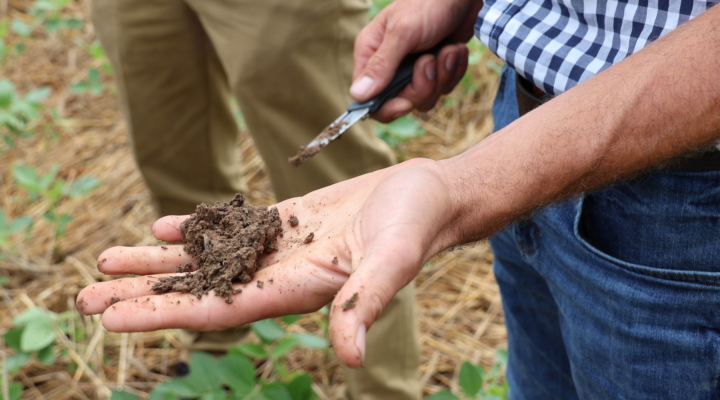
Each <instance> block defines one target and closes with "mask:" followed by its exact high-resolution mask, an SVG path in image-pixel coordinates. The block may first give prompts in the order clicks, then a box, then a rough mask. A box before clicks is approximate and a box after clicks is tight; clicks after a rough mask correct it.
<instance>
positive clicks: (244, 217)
mask: <svg viewBox="0 0 720 400" xmlns="http://www.w3.org/2000/svg"><path fill="white" fill-rule="evenodd" d="M244 203H245V198H244V197H243V196H242V195H240V194H236V195H235V198H234V199H232V201H230V202H229V203H219V202H218V203H215V205H210V204H205V203H203V204H200V205H199V206H197V208H196V210H195V214H193V215H192V216H191V217H190V218H188V219H187V220H185V221H184V222H183V223H182V224H181V225H180V232H181V233H182V236H183V240H184V241H185V247H184V250H185V252H187V253H188V254H191V255H192V256H193V259H194V260H195V264H196V266H197V270H196V271H195V272H193V273H188V274H185V275H179V276H171V277H164V278H160V280H159V281H158V282H157V283H155V285H153V287H152V290H153V291H155V292H156V293H167V292H170V291H176V292H190V293H192V294H194V295H195V296H197V297H198V298H201V297H202V296H203V295H205V294H207V293H208V292H210V291H211V290H214V291H215V295H217V296H222V297H225V301H226V302H227V303H232V298H231V297H230V296H232V295H233V294H236V293H240V292H241V290H240V289H237V290H236V289H233V287H232V284H233V283H235V282H240V283H248V282H250V281H251V280H252V276H253V274H254V273H255V271H256V270H257V269H258V267H259V266H260V264H259V262H258V259H259V257H260V256H261V255H263V254H266V253H271V252H273V251H275V250H277V247H276V246H275V243H274V241H275V239H276V238H277V237H278V235H280V234H281V233H282V227H281V225H282V221H281V220H280V215H279V213H278V210H277V208H271V209H268V208H267V207H254V206H250V205H245V204H244ZM191 269H192V266H191V265H190V264H185V265H181V266H179V267H178V268H177V269H176V271H177V272H188V271H190V270H191Z"/></svg>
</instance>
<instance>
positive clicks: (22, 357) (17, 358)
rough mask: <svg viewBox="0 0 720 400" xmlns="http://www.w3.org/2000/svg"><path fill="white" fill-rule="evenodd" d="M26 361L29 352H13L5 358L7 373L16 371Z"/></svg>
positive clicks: (28, 358) (28, 357)
mask: <svg viewBox="0 0 720 400" xmlns="http://www.w3.org/2000/svg"><path fill="white" fill-rule="evenodd" d="M28 361H30V354H28V353H15V354H13V355H10V356H7V358H5V367H6V368H7V371H8V373H10V374H14V373H16V372H18V371H19V370H20V368H22V366H23V365H25V363H26V362H28Z"/></svg>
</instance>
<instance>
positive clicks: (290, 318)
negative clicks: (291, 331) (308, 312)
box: [280, 314, 302, 325]
mask: <svg viewBox="0 0 720 400" xmlns="http://www.w3.org/2000/svg"><path fill="white" fill-rule="evenodd" d="M300 318H302V315H301V314H296V315H285V316H283V317H280V319H281V320H283V322H284V323H286V324H287V325H292V324H294V323H295V322H296V321H297V320H299V319H300Z"/></svg>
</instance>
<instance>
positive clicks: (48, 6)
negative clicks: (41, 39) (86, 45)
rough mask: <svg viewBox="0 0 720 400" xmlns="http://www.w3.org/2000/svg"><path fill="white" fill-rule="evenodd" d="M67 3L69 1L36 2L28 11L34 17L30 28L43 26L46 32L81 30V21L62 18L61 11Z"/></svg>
mask: <svg viewBox="0 0 720 400" xmlns="http://www.w3.org/2000/svg"><path fill="white" fill-rule="evenodd" d="M69 2H70V0H36V1H35V3H33V5H32V7H30V9H29V12H30V15H32V16H33V17H35V20H34V22H33V25H32V28H33V29H34V28H35V27H37V26H40V25H43V26H44V28H45V30H46V31H48V32H53V31H58V30H61V29H66V28H69V29H80V28H82V27H83V21H82V20H80V19H77V18H65V17H63V16H62V11H63V10H64V9H65V7H66V6H67V5H68V3H69Z"/></svg>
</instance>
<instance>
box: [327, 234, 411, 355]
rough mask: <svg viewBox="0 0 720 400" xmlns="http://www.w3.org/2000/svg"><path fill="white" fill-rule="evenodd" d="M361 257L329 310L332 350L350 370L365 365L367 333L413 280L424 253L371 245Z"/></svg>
mask: <svg viewBox="0 0 720 400" xmlns="http://www.w3.org/2000/svg"><path fill="white" fill-rule="evenodd" d="M396 234H397V232H387V235H382V236H383V237H378V238H377V239H378V240H377V241H374V242H375V243H383V242H384V243H388V240H389V238H388V237H390V238H392V237H397V236H396ZM373 247H375V248H373ZM381 247H382V248H381ZM364 255H365V257H364V259H362V260H360V261H359V265H357V267H356V268H353V271H354V272H353V273H352V274H351V275H350V278H349V279H348V281H347V282H345V284H344V285H343V287H342V288H341V289H340V291H339V292H338V294H337V295H336V296H335V300H333V303H332V305H331V308H330V339H331V341H332V344H333V349H334V351H335V354H336V355H337V357H338V359H339V360H340V362H342V363H343V364H345V365H347V366H348V367H351V368H357V367H361V366H363V365H364V359H365V337H366V333H367V331H368V330H369V329H370V327H371V326H372V324H373V322H375V320H377V318H378V317H380V314H381V313H382V311H383V310H384V309H385V307H386V306H387V305H388V303H390V301H391V300H392V299H393V297H394V296H395V294H396V293H397V292H398V291H400V289H402V288H403V287H405V286H406V285H407V284H408V283H410V282H411V281H412V279H413V278H414V277H415V274H416V273H417V269H418V268H417V266H416V264H417V265H420V261H421V259H422V257H423V252H422V250H421V249H420V248H419V246H418V248H417V249H416V250H409V249H408V248H407V246H404V248H403V249H399V248H394V249H388V248H387V246H372V245H371V246H369V247H368V249H367V251H366V252H364Z"/></svg>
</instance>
